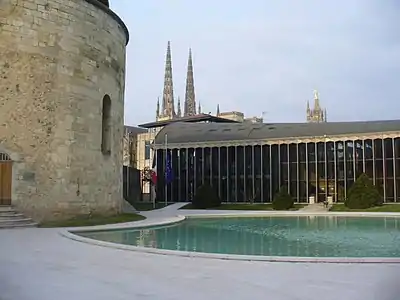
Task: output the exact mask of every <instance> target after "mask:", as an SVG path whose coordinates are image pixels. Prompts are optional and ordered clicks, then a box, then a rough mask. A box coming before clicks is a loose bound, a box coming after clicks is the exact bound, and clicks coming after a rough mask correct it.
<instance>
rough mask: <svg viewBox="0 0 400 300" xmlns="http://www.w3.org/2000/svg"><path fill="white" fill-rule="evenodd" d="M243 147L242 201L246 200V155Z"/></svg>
mask: <svg viewBox="0 0 400 300" xmlns="http://www.w3.org/2000/svg"><path fill="white" fill-rule="evenodd" d="M242 147H243V195H244V202H247V180H246V179H247V175H248V174H247V157H246V152H247V151H246V146H242Z"/></svg>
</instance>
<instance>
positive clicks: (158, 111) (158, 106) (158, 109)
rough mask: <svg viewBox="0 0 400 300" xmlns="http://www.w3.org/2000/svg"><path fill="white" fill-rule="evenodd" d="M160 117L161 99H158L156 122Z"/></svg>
mask: <svg viewBox="0 0 400 300" xmlns="http://www.w3.org/2000/svg"><path fill="white" fill-rule="evenodd" d="M159 116H160V97H158V99H157V108H156V120H157V119H158V117H159Z"/></svg>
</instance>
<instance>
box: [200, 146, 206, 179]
mask: <svg viewBox="0 0 400 300" xmlns="http://www.w3.org/2000/svg"><path fill="white" fill-rule="evenodd" d="M204 154H205V151H204V147H203V148H201V184H202V185H203V184H204V182H205V180H204V177H205V175H204V161H205V160H206V158H205V156H204Z"/></svg>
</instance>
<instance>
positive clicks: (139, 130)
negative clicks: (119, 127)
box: [124, 125, 147, 135]
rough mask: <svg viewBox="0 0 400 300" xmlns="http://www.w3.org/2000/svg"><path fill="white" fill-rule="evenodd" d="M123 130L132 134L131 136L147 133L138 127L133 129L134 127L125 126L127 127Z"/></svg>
mask: <svg viewBox="0 0 400 300" xmlns="http://www.w3.org/2000/svg"><path fill="white" fill-rule="evenodd" d="M124 129H125V131H128V132H129V133H130V134H133V135H137V134H139V133H144V132H147V130H146V129H144V128H140V127H135V126H127V125H125V126H124Z"/></svg>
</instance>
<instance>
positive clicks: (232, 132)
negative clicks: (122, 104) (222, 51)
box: [154, 120, 400, 144]
mask: <svg viewBox="0 0 400 300" xmlns="http://www.w3.org/2000/svg"><path fill="white" fill-rule="evenodd" d="M388 131H400V120H388V121H363V122H327V123H270V124H266V123H262V124H254V123H234V124H218V123H183V122H178V123H173V124H170V125H168V126H165V127H164V128H163V129H162V130H161V131H160V132H159V133H158V135H157V136H156V139H155V142H154V143H155V144H162V143H164V140H165V134H167V135H168V142H169V143H193V142H217V141H228V140H232V141H235V140H236V141H237V140H252V139H254V140H258V139H279V138H296V137H298V138H306V137H314V136H324V135H327V136H333V135H343V134H362V133H374V132H388Z"/></svg>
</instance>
